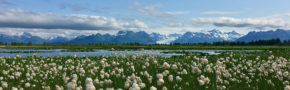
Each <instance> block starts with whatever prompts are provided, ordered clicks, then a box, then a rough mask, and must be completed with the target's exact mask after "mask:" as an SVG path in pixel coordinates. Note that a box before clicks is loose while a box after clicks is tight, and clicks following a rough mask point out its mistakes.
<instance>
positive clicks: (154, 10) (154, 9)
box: [134, 2, 191, 17]
mask: <svg viewBox="0 0 290 90" xmlns="http://www.w3.org/2000/svg"><path fill="white" fill-rule="evenodd" d="M135 6H137V7H136V8H135V9H134V10H136V11H137V12H140V13H143V14H147V15H151V16H158V17H168V16H171V15H180V14H188V13H191V12H190V11H172V12H163V11H160V10H159V9H160V8H162V5H151V6H143V5H141V4H140V3H138V2H136V3H135Z"/></svg>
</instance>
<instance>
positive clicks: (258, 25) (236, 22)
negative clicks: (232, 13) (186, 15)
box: [192, 14, 290, 30]
mask: <svg viewBox="0 0 290 90" xmlns="http://www.w3.org/2000/svg"><path fill="white" fill-rule="evenodd" d="M289 16H290V15H288V14H281V15H274V16H269V17H261V18H233V17H207V18H193V19H192V22H193V24H194V25H195V26H202V25H208V24H211V25H214V26H217V27H237V28H252V29H258V30H266V29H277V28H281V29H289V28H290V21H289V20H287V19H286V17H289Z"/></svg>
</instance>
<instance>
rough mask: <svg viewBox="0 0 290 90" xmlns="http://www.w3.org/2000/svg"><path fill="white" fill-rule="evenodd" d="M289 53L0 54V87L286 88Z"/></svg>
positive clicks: (36, 89) (62, 89)
mask: <svg viewBox="0 0 290 90" xmlns="http://www.w3.org/2000/svg"><path fill="white" fill-rule="evenodd" d="M289 55H290V52H289V51H288V50H275V51H264V52H224V53H221V54H220V55H208V54H194V55H183V56H174V57H160V56H143V55H139V56H126V55H117V56H111V57H79V56H67V57H38V56H31V57H26V58H22V57H20V56H18V57H11V58H4V57H2V58H0V67H1V68H0V70H1V73H0V81H1V87H0V89H16V88H17V89H27V90H40V89H45V90H50V89H51V90H66V89H68V90H81V89H87V90H94V89H123V90H126V89H131V90H139V89H142V90H148V89H150V90H157V89H158V90H159V89H160V90H161V89H162V90H176V89H180V90H192V89H230V90H244V89H261V90H265V89H267V90H281V89H285V90H289V89H290V86H289V81H290V74H289V71H290V56H289Z"/></svg>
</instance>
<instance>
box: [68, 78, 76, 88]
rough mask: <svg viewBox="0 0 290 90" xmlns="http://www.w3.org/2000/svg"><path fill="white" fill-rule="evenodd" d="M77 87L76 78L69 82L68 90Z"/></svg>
mask: <svg viewBox="0 0 290 90" xmlns="http://www.w3.org/2000/svg"><path fill="white" fill-rule="evenodd" d="M76 88H77V81H76V80H74V79H73V80H72V81H71V82H69V83H68V84H67V89H68V90H75V89H76Z"/></svg>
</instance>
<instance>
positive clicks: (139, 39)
mask: <svg viewBox="0 0 290 90" xmlns="http://www.w3.org/2000/svg"><path fill="white" fill-rule="evenodd" d="M239 37H241V34H239V33H237V32H235V31H232V32H221V31H219V30H210V31H204V32H186V33H185V34H183V35H182V34H169V35H164V34H160V33H151V34H148V33H146V32H144V31H138V32H133V31H119V32H118V33H117V34H116V35H112V34H100V33H97V34H92V35H88V36H84V35H83V36H78V37H76V38H73V39H68V38H65V37H51V38H48V39H44V38H41V37H38V36H33V35H31V34H30V33H27V32H25V33H23V34H22V35H18V36H9V35H5V34H0V39H1V40H0V42H2V43H11V42H23V43H28V42H32V43H34V44H42V43H43V42H46V43H48V44H61V43H69V44H97V43H101V44H124V43H140V44H154V43H158V44H169V43H202V42H209V43H211V42H216V41H234V40H236V39H237V38H239Z"/></svg>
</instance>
